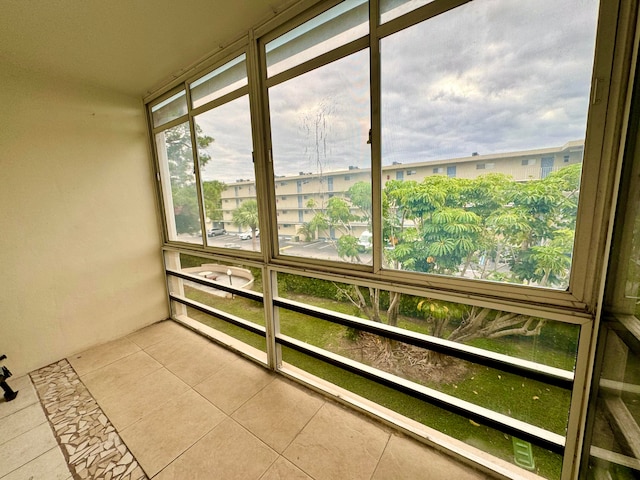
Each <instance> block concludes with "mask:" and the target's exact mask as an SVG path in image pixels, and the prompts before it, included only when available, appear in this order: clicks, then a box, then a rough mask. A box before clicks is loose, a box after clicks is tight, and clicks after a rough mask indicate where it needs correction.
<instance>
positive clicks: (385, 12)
mask: <svg viewBox="0 0 640 480" xmlns="http://www.w3.org/2000/svg"><path fill="white" fill-rule="evenodd" d="M432 2H433V0H380V23H385V22H388V21H389V20H393V19H394V18H398V17H400V16H402V15H404V14H405V13H408V12H410V11H412V10H415V9H416V8H420V7H422V6H423V5H426V4H428V3H432Z"/></svg>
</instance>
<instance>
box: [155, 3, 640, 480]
mask: <svg viewBox="0 0 640 480" xmlns="http://www.w3.org/2000/svg"><path fill="white" fill-rule="evenodd" d="M470 1H471V0H434V1H433V2H431V3H429V4H427V5H424V6H422V7H420V8H418V9H416V10H413V11H411V12H408V13H406V14H404V15H402V16H400V17H397V18H394V19H392V20H390V21H388V22H385V23H384V24H380V23H379V18H380V17H379V15H378V9H379V6H378V0H369V2H370V21H369V34H368V35H366V36H363V37H361V38H359V39H356V40H354V41H351V42H349V43H347V44H345V45H342V46H340V47H337V48H336V49H334V50H331V51H329V52H326V53H324V54H322V55H320V56H318V57H315V58H313V59H310V60H307V61H306V62H303V63H302V64H300V65H297V66H295V67H293V68H291V69H289V70H286V71H283V72H281V73H278V74H277V75H274V76H273V77H271V78H267V74H266V58H265V51H264V46H265V44H266V42H268V41H270V40H272V39H274V38H276V37H277V36H279V35H281V34H282V33H283V32H286V31H288V30H290V29H291V28H295V27H296V26H298V25H300V24H301V23H303V22H304V21H306V20H308V19H310V18H312V17H314V16H315V15H317V14H319V13H321V12H323V11H325V10H327V9H329V8H331V7H333V6H335V5H337V4H338V3H340V2H339V0H331V1H327V2H321V1H319V0H302V1H300V2H296V3H294V4H292V5H291V6H289V7H287V8H286V9H285V10H284V11H283V12H281V13H280V14H279V15H278V16H277V17H276V18H274V19H272V20H269V21H267V22H265V23H264V24H262V25H260V26H257V27H255V28H254V29H251V30H249V32H248V34H247V35H246V36H243V37H242V38H241V39H240V40H238V41H235V42H233V43H231V44H230V45H228V46H226V47H225V48H221V49H220V50H219V51H218V52H216V53H215V54H213V55H212V56H210V57H208V58H207V59H205V60H204V61H202V62H199V63H197V64H196V65H195V66H193V67H190V68H187V69H186V71H185V73H183V74H181V75H180V77H179V78H178V79H176V80H175V81H173V82H171V83H170V84H168V85H166V86H164V87H161V88H160V89H158V90H156V92H154V93H153V94H150V95H148V96H147V97H146V98H145V99H144V102H145V104H146V106H147V125H148V129H149V132H150V137H151V142H150V143H151V151H152V153H153V156H154V158H155V161H154V169H155V171H154V173H155V176H156V180H157V189H156V196H157V202H158V205H159V211H160V213H161V216H162V221H161V223H162V231H163V236H164V238H163V251H164V252H169V251H172V252H181V253H187V254H191V255H197V256H202V257H205V258H211V259H214V260H215V259H218V260H220V261H226V262H240V263H243V264H247V265H250V264H251V265H253V266H259V267H261V268H262V269H263V280H264V292H263V294H262V295H263V304H264V305H265V323H266V327H265V331H264V335H265V338H266V341H267V365H268V366H269V367H270V368H271V369H274V370H280V369H281V363H280V361H281V360H280V359H279V352H278V351H279V347H278V344H279V342H278V340H282V339H283V338H284V337H283V336H281V335H280V336H279V334H278V333H277V328H278V325H277V319H276V318H274V308H275V307H276V306H278V304H279V302H281V299H279V298H278V296H277V289H275V290H274V288H273V287H274V283H273V279H272V275H275V274H276V273H277V272H284V273H294V274H296V275H312V276H314V277H317V278H320V279H329V278H331V279H340V278H343V279H345V280H347V281H348V282H350V283H353V284H359V285H362V286H379V287H380V288H384V289H387V290H393V289H401V290H402V291H403V292H405V293H408V294H414V295H420V296H428V297H429V298H434V299H441V300H446V301H451V302H459V303H464V304H467V305H478V306H487V307H488V308H492V309H503V310H508V311H519V312H524V313H526V312H538V314H539V315H540V316H543V317H546V318H549V319H552V320H558V321H561V322H565V323H569V324H577V325H579V326H580V336H579V341H578V351H577V357H576V369H575V372H574V380H573V390H572V392H573V394H572V398H571V406H570V410H569V420H568V427H567V435H566V437H565V438H566V443H565V445H564V447H563V449H564V452H565V453H564V461H563V471H562V478H563V479H569V478H577V475H578V471H577V468H578V463H579V460H580V447H581V445H582V440H583V434H584V428H585V426H584V423H585V416H586V400H585V398H586V393H585V392H587V391H588V388H589V384H588V379H589V372H590V371H591V368H592V366H593V346H594V344H595V336H596V334H597V326H598V323H597V322H598V316H597V314H598V308H599V298H600V297H599V293H600V290H601V283H602V275H603V269H604V267H605V265H604V264H605V261H606V257H607V255H606V247H607V238H608V235H609V226H608V220H609V218H608V217H609V215H610V213H609V212H610V211H611V208H612V204H613V203H614V200H613V192H614V191H615V184H616V181H617V176H616V175H617V173H616V172H617V168H616V166H617V165H619V162H620V159H619V156H620V155H621V154H622V153H621V145H622V144H623V137H624V128H625V125H624V114H625V112H626V111H627V109H628V105H627V104H626V98H625V97H626V95H625V92H626V90H627V89H628V82H629V78H630V75H631V73H630V72H631V65H632V60H631V58H630V57H631V56H630V55H629V50H630V49H631V48H632V45H631V44H632V42H633V38H632V37H633V26H632V25H631V24H633V23H634V22H635V20H636V18H637V11H636V8H637V4H638V1H637V0H632V2H631V3H633V5H632V6H630V5H625V2H623V1H622V0H617V1H612V2H608V1H605V0H601V1H600V3H599V4H600V7H599V8H600V14H599V19H598V28H597V34H596V45H595V58H594V65H593V73H592V86H591V101H590V105H589V108H588V119H587V123H586V127H587V128H586V136H585V154H584V159H583V171H582V178H583V182H582V185H581V195H580V203H579V210H578V217H577V226H576V241H575V242H576V243H575V246H574V260H573V263H572V271H571V278H570V281H569V289H568V291H559V290H555V289H547V288H543V287H530V286H522V285H514V284H504V283H498V282H490V281H486V280H473V279H461V278H455V277H444V276H438V275H429V274H424V273H416V272H407V271H394V270H389V269H384V268H383V267H382V225H381V220H379V219H381V218H382V216H381V209H382V207H381V204H382V201H381V190H382V175H381V151H380V133H381V119H380V95H381V92H380V61H381V60H380V40H381V39H383V38H384V37H386V36H388V35H392V34H393V33H396V32H398V31H401V30H403V29H405V28H408V27H410V26H413V25H415V24H417V23H420V22H422V21H425V20H427V19H429V18H432V17H434V16H436V15H440V14H442V13H444V12H447V11H449V10H452V9H455V8H457V7H458V6H461V5H464V4H466V3H468V2H470ZM630 12H631V14H632V15H630ZM625 15H627V16H632V18H626V17H625ZM633 15H636V16H635V17H633ZM630 32H631V33H630ZM365 48H368V49H369V55H370V64H369V68H370V80H371V81H370V92H371V96H370V105H371V131H372V133H371V140H372V145H371V175H372V195H373V199H372V200H373V205H372V208H373V217H374V218H376V219H378V220H377V221H375V222H374V225H373V230H372V233H373V237H374V245H377V247H374V255H373V265H371V266H359V265H353V264H348V263H342V262H328V261H322V260H317V259H307V258H302V257H287V256H283V255H280V254H279V252H278V251H277V250H278V249H277V246H278V237H277V235H278V231H277V228H276V226H277V221H276V202H275V198H276V196H275V184H274V174H273V165H272V159H271V139H270V133H269V132H270V125H269V105H268V88H269V87H270V86H273V85H276V84H279V83H281V82H284V81H286V80H288V79H291V78H294V77H296V76H298V75H301V74H302V73H306V72H308V71H311V70H314V69H316V68H319V67H321V66H323V65H326V64H328V63H330V62H333V61H335V60H337V59H340V58H344V57H345V56H347V55H350V54H352V53H355V52H357V51H361V50H363V49H365ZM238 52H242V53H245V54H246V66H247V76H248V85H247V86H244V87H241V88H240V89H238V90H236V91H233V92H230V93H228V94H226V95H224V96H222V97H220V98H218V99H216V100H214V101H213V102H209V103H207V104H204V105H202V106H200V107H198V108H196V109H192V108H191V107H192V104H191V101H190V98H189V84H190V83H191V82H193V81H195V80H197V79H199V78H201V77H202V76H204V75H206V74H207V73H208V72H211V71H213V70H215V69H216V68H218V67H220V66H221V65H223V64H224V63H226V62H227V61H228V60H229V59H232V58H234V57H236V56H237V54H238ZM181 89H184V90H185V93H186V95H187V106H188V113H187V114H186V115H183V116H181V117H180V118H177V119H175V120H172V121H171V122H168V123H166V124H163V125H161V126H160V127H155V128H154V126H153V118H152V114H151V108H152V107H153V106H155V105H158V104H160V103H161V102H163V101H165V100H166V99H168V98H170V97H171V96H172V95H174V94H175V93H176V92H178V91H180V90H181ZM241 90H242V93H239V92H240V91H241ZM245 90H246V91H245ZM245 94H248V95H249V103H250V114H251V124H252V125H251V127H252V129H251V130H252V141H253V148H254V171H255V180H256V183H255V185H256V191H257V196H258V208H259V211H260V212H261V213H262V214H261V216H260V231H261V232H262V235H261V251H260V252H249V251H235V250H231V249H223V248H216V247H213V246H209V245H207V243H206V242H207V240H206V238H207V236H206V226H205V223H204V209H203V204H202V203H203V192H202V182H201V180H200V172H199V161H198V158H197V144H196V142H195V129H194V116H195V115H198V114H201V113H203V112H205V111H208V110H210V109H213V108H216V107H217V106H220V105H222V104H224V103H226V102H228V101H230V100H233V99H235V98H239V97H240V96H242V95H245ZM187 120H188V121H189V125H190V128H191V141H192V149H193V151H194V163H195V165H196V167H195V168H196V179H197V183H198V186H199V194H198V200H199V205H200V215H201V226H202V235H203V245H202V246H200V245H194V244H191V243H185V242H179V241H169V240H168V232H167V224H166V221H165V220H164V218H166V214H167V212H166V211H165V210H166V209H165V205H164V200H163V196H162V195H163V193H162V187H161V184H160V174H159V167H158V164H157V161H158V160H157V159H158V155H157V151H156V150H157V149H156V145H155V134H156V133H157V132H159V131H162V130H166V129H168V128H171V127H172V126H175V125H178V124H180V123H183V122H185V121H187ZM174 273H175V272H172V271H171V269H167V271H166V275H167V277H169V276H174ZM189 280H194V281H196V280H195V279H191V278H189ZM167 287H168V285H167ZM167 298H168V301H169V302H171V301H172V299H171V296H170V294H169V292H168V291H167ZM173 301H177V300H176V299H173ZM194 308H195V307H194ZM207 313H210V312H207ZM529 314H531V313H529ZM177 320H178V321H180V322H182V323H183V324H186V325H188V326H189V327H190V328H193V329H196V330H200V331H201V332H202V330H201V329H200V328H199V327H198V326H197V325H194V323H192V322H189V321H186V320H185V319H184V318H177ZM229 320H232V323H233V320H234V319H229ZM239 323H242V322H239ZM259 330H260V331H261V329H259ZM202 333H204V334H206V335H208V336H209V335H211V333H210V332H208V331H205V332H202ZM285 340H286V339H285ZM227 346H229V345H227ZM298 347H300V346H299V345H298ZM231 348H233V346H231ZM305 348H306V347H305ZM311 350H313V349H309V351H311ZM240 353H242V352H240ZM315 353H317V352H315ZM243 354H244V353H243ZM261 362H262V363H264V362H263V361H262V360H261ZM282 373H284V374H288V372H286V371H283V372H282ZM293 376H296V375H293ZM296 377H299V376H296ZM298 380H299V381H300V380H301V379H300V378H298ZM301 381H306V382H308V381H309V380H308V379H307V380H301ZM321 383H322V382H321ZM324 391H325V392H326V389H325V390H324ZM342 400H343V401H346V402H348V403H351V404H352V405H356V407H357V408H362V406H361V405H360V406H358V405H357V402H355V403H354V402H352V401H350V400H348V399H342ZM365 410H366V409H365ZM370 411H371V413H374V414H376V415H377V414H378V412H377V411H375V409H370ZM394 423H395V422H394ZM463 456H464V455H463Z"/></svg>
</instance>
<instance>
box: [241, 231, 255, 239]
mask: <svg viewBox="0 0 640 480" xmlns="http://www.w3.org/2000/svg"><path fill="white" fill-rule="evenodd" d="M259 236H260V230H256V238H258V237H259ZM238 238H239V239H240V240H251V230H249V231H246V232H242V233H241V234H240V235H238Z"/></svg>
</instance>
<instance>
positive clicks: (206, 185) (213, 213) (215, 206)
mask: <svg viewBox="0 0 640 480" xmlns="http://www.w3.org/2000/svg"><path fill="white" fill-rule="evenodd" d="M226 189H227V185H226V184H224V183H222V182H220V181H218V180H211V181H206V182H202V194H203V198H204V210H205V212H206V214H207V217H208V218H209V220H211V221H212V222H213V223H215V222H220V221H221V220H222V218H223V217H222V192H224V191H225V190H226Z"/></svg>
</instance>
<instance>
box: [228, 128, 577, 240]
mask: <svg viewBox="0 0 640 480" xmlns="http://www.w3.org/2000/svg"><path fill="white" fill-rule="evenodd" d="M583 152H584V142H583V141H580V140H575V141H570V142H567V143H565V144H564V145H562V146H559V147H551V148H541V149H535V150H523V151H519V152H505V153H500V154H482V155H481V154H480V153H478V152H473V153H472V154H471V155H469V156H468V157H463V158H452V159H446V160H434V161H429V162H415V163H413V162H412V163H406V164H402V163H398V162H395V163H394V164H392V165H385V166H383V167H382V182H383V184H385V183H386V182H388V181H389V180H400V181H403V180H412V181H415V182H420V181H422V179H424V178H425V177H427V176H429V175H447V176H449V177H459V178H477V177H478V176H480V175H485V174H488V173H503V174H505V175H509V176H510V177H512V178H513V180H514V181H516V182H524V181H529V180H535V179H541V178H545V177H546V176H547V175H549V173H551V172H555V171H557V170H559V169H560V168H562V167H565V166H568V165H573V164H575V163H581V162H582V157H583ZM357 182H367V183H370V182H371V171H370V169H368V168H359V167H356V166H350V167H349V168H348V169H346V170H328V171H326V172H324V173H323V174H322V175H320V174H317V173H311V172H308V173H307V172H299V173H298V175H286V176H279V177H276V178H275V193H276V207H277V210H276V212H277V217H278V234H279V235H285V236H296V235H297V234H298V230H299V228H300V227H301V226H302V225H303V224H304V223H305V222H309V221H310V220H311V219H312V218H313V217H314V215H315V214H316V211H317V210H318V209H320V210H321V209H322V207H321V206H322V205H325V204H326V202H327V201H328V199H330V198H331V197H334V196H341V197H344V196H345V195H346V192H347V190H349V188H350V187H351V186H352V185H354V184H355V183H357ZM255 198H256V186H255V182H254V181H251V180H242V179H238V180H236V181H235V182H234V183H230V184H228V185H227V187H226V189H225V190H223V191H222V194H221V200H222V212H223V220H222V222H221V223H222V225H223V226H224V228H225V229H226V230H227V231H228V232H240V231H242V227H240V226H238V225H234V224H233V211H234V210H235V209H236V208H238V207H239V206H240V205H241V204H242V202H243V201H245V200H250V199H255ZM309 205H315V208H314V207H310V206H309ZM353 227H354V233H355V234H357V235H360V234H361V233H362V232H363V231H364V230H365V229H366V228H367V225H366V224H358V222H354V223H353ZM334 235H335V234H334Z"/></svg>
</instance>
